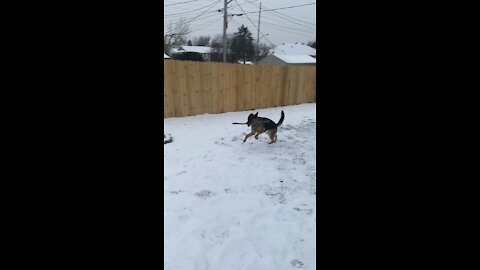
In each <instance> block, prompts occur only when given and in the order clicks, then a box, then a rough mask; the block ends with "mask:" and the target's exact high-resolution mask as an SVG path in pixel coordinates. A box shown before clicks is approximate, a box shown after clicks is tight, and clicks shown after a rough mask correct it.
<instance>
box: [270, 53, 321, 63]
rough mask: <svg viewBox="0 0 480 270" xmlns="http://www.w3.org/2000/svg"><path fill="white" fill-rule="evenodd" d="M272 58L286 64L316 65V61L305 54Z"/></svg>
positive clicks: (278, 55) (282, 55)
mask: <svg viewBox="0 0 480 270" xmlns="http://www.w3.org/2000/svg"><path fill="white" fill-rule="evenodd" d="M274 56H275V57H277V58H279V59H280V60H282V61H283V62H285V63H288V64H316V63H317V59H315V58H313V57H311V56H310V55H306V54H275V55H274Z"/></svg>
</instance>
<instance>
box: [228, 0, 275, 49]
mask: <svg viewBox="0 0 480 270" xmlns="http://www.w3.org/2000/svg"><path fill="white" fill-rule="evenodd" d="M235 2H237V0H235ZM237 4H238V2H237ZM238 7H239V8H240V9H241V10H242V12H243V14H245V16H246V17H247V19H248V20H249V21H250V23H251V24H252V25H253V27H255V29H257V31H258V32H260V33H261V34H262V35H263V36H265V39H266V40H267V41H268V42H270V44H272V46H275V44H273V42H271V41H270V40H269V39H268V38H267V36H266V35H265V34H263V33H262V31H260V29H258V27H257V26H256V25H255V24H254V23H253V22H252V20H251V19H250V17H248V15H247V13H246V12H245V11H244V10H243V8H242V6H241V5H240V4H238ZM258 12H259V11H257V12H256V13H258Z"/></svg>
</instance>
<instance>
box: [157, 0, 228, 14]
mask: <svg viewBox="0 0 480 270" xmlns="http://www.w3.org/2000/svg"><path fill="white" fill-rule="evenodd" d="M218 2H220V1H217V2H215V3H213V4H209V5H206V6H204V7H201V8H197V9H195V10H189V11H186V12H180V13H172V14H164V15H163V17H171V16H176V15H183V14H187V13H192V12H198V11H199V10H201V9H204V8H211V7H212V6H214V5H216V4H217V3H218Z"/></svg>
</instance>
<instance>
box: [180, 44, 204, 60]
mask: <svg viewBox="0 0 480 270" xmlns="http://www.w3.org/2000/svg"><path fill="white" fill-rule="evenodd" d="M187 52H195V53H199V54H201V55H202V58H203V60H204V61H210V54H211V52H212V47H207V46H180V47H178V48H176V49H172V53H187Z"/></svg>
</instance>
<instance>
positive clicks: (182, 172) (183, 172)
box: [176, 171, 187, 175]
mask: <svg viewBox="0 0 480 270" xmlns="http://www.w3.org/2000/svg"><path fill="white" fill-rule="evenodd" d="M185 173H187V171H181V172H179V173H177V174H176V175H181V174H185Z"/></svg>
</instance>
